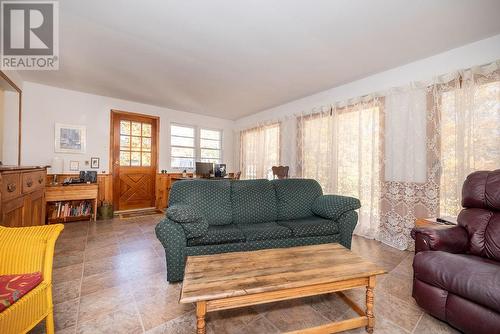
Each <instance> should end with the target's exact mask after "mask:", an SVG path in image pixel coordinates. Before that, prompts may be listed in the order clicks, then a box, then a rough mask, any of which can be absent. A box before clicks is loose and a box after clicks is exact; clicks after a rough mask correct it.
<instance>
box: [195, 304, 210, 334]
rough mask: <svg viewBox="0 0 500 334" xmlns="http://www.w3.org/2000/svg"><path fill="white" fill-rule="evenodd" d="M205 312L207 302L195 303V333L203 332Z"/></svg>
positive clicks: (201, 333) (202, 333)
mask: <svg viewBox="0 0 500 334" xmlns="http://www.w3.org/2000/svg"><path fill="white" fill-rule="evenodd" d="M206 314H207V302H205V301H201V302H197V303H196V334H205V315H206Z"/></svg>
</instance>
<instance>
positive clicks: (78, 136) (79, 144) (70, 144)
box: [54, 123, 87, 153]
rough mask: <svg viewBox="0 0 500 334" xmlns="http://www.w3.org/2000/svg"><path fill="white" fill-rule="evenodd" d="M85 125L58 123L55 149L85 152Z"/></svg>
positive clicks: (68, 151)
mask: <svg viewBox="0 0 500 334" xmlns="http://www.w3.org/2000/svg"><path fill="white" fill-rule="evenodd" d="M86 132H87V129H86V127H85V126H80V125H68V124H60V123H56V125H55V136H54V137H55V151H56V152H58V153H85V149H86Z"/></svg>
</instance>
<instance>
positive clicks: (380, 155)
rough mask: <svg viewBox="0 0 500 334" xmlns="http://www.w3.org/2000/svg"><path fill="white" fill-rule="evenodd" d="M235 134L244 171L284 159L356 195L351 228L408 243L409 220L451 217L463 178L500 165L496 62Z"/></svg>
mask: <svg viewBox="0 0 500 334" xmlns="http://www.w3.org/2000/svg"><path fill="white" fill-rule="evenodd" d="M280 124H281V125H282V127H281V128H280ZM240 133H241V148H240V156H241V170H242V175H243V176H244V177H246V178H259V177H267V176H268V175H270V173H271V172H270V168H271V166H272V165H277V164H279V163H280V162H281V163H284V164H286V165H289V166H290V171H291V173H290V175H291V176H295V177H306V178H313V179H316V180H318V182H319V183H320V184H321V185H322V187H323V190H324V192H325V193H331V194H340V195H347V196H354V197H357V198H359V199H360V201H361V205H362V207H361V209H360V211H359V216H360V218H359V223H358V226H357V227H356V230H355V233H357V234H360V235H363V236H366V237H369V238H376V239H379V240H381V241H383V242H384V243H386V244H389V245H391V246H393V247H396V248H399V249H411V248H412V247H413V242H412V239H411V237H410V231H411V229H412V228H413V227H414V224H415V219H416V218H422V217H435V216H442V215H456V214H457V213H458V211H459V210H460V209H461V207H460V199H461V188H462V184H463V182H464V180H465V178H466V176H467V175H468V174H470V173H471V172H473V171H475V170H492V169H498V168H500V61H497V62H494V63H491V64H489V65H486V66H480V67H476V68H472V69H467V70H463V71H457V72H455V73H450V74H447V75H443V76H440V77H436V78H434V79H432V80H429V81H426V82H419V83H412V84H409V85H408V86H404V87H398V88H394V89H390V90H388V91H384V92H379V93H377V94H374V95H370V96H366V97H363V98H359V99H355V100H349V101H347V102H344V103H342V104H339V103H337V104H332V105H326V106H323V107H322V108H317V109H313V110H312V111H307V112H304V113H302V114H295V115H291V116H288V117H284V118H281V119H279V120H275V121H274V123H272V124H269V125H263V126H259V127H256V128H252V129H250V130H245V131H241V132H240Z"/></svg>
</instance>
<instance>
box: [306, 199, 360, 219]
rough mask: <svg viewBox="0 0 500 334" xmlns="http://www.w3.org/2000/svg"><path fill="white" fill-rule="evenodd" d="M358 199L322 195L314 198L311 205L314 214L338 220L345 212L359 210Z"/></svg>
mask: <svg viewBox="0 0 500 334" xmlns="http://www.w3.org/2000/svg"><path fill="white" fill-rule="evenodd" d="M360 207H361V204H360V203H359V199H357V198H354V197H347V196H340V195H323V196H319V197H318V198H316V200H315V201H314V203H313V205H312V211H313V212H314V214H316V215H318V216H320V217H323V218H326V219H331V220H337V219H339V217H340V216H342V214H344V213H345V212H347V211H352V210H356V209H359V208H360Z"/></svg>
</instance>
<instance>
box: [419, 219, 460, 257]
mask: <svg viewBox="0 0 500 334" xmlns="http://www.w3.org/2000/svg"><path fill="white" fill-rule="evenodd" d="M411 237H412V238H413V239H414V240H415V253H418V252H423V251H429V250H430V251H444V252H448V253H465V252H466V251H467V246H468V244H469V237H468V234H467V231H466V230H465V228H463V227H462V226H454V227H450V228H447V229H435V228H414V229H412V230H411Z"/></svg>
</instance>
